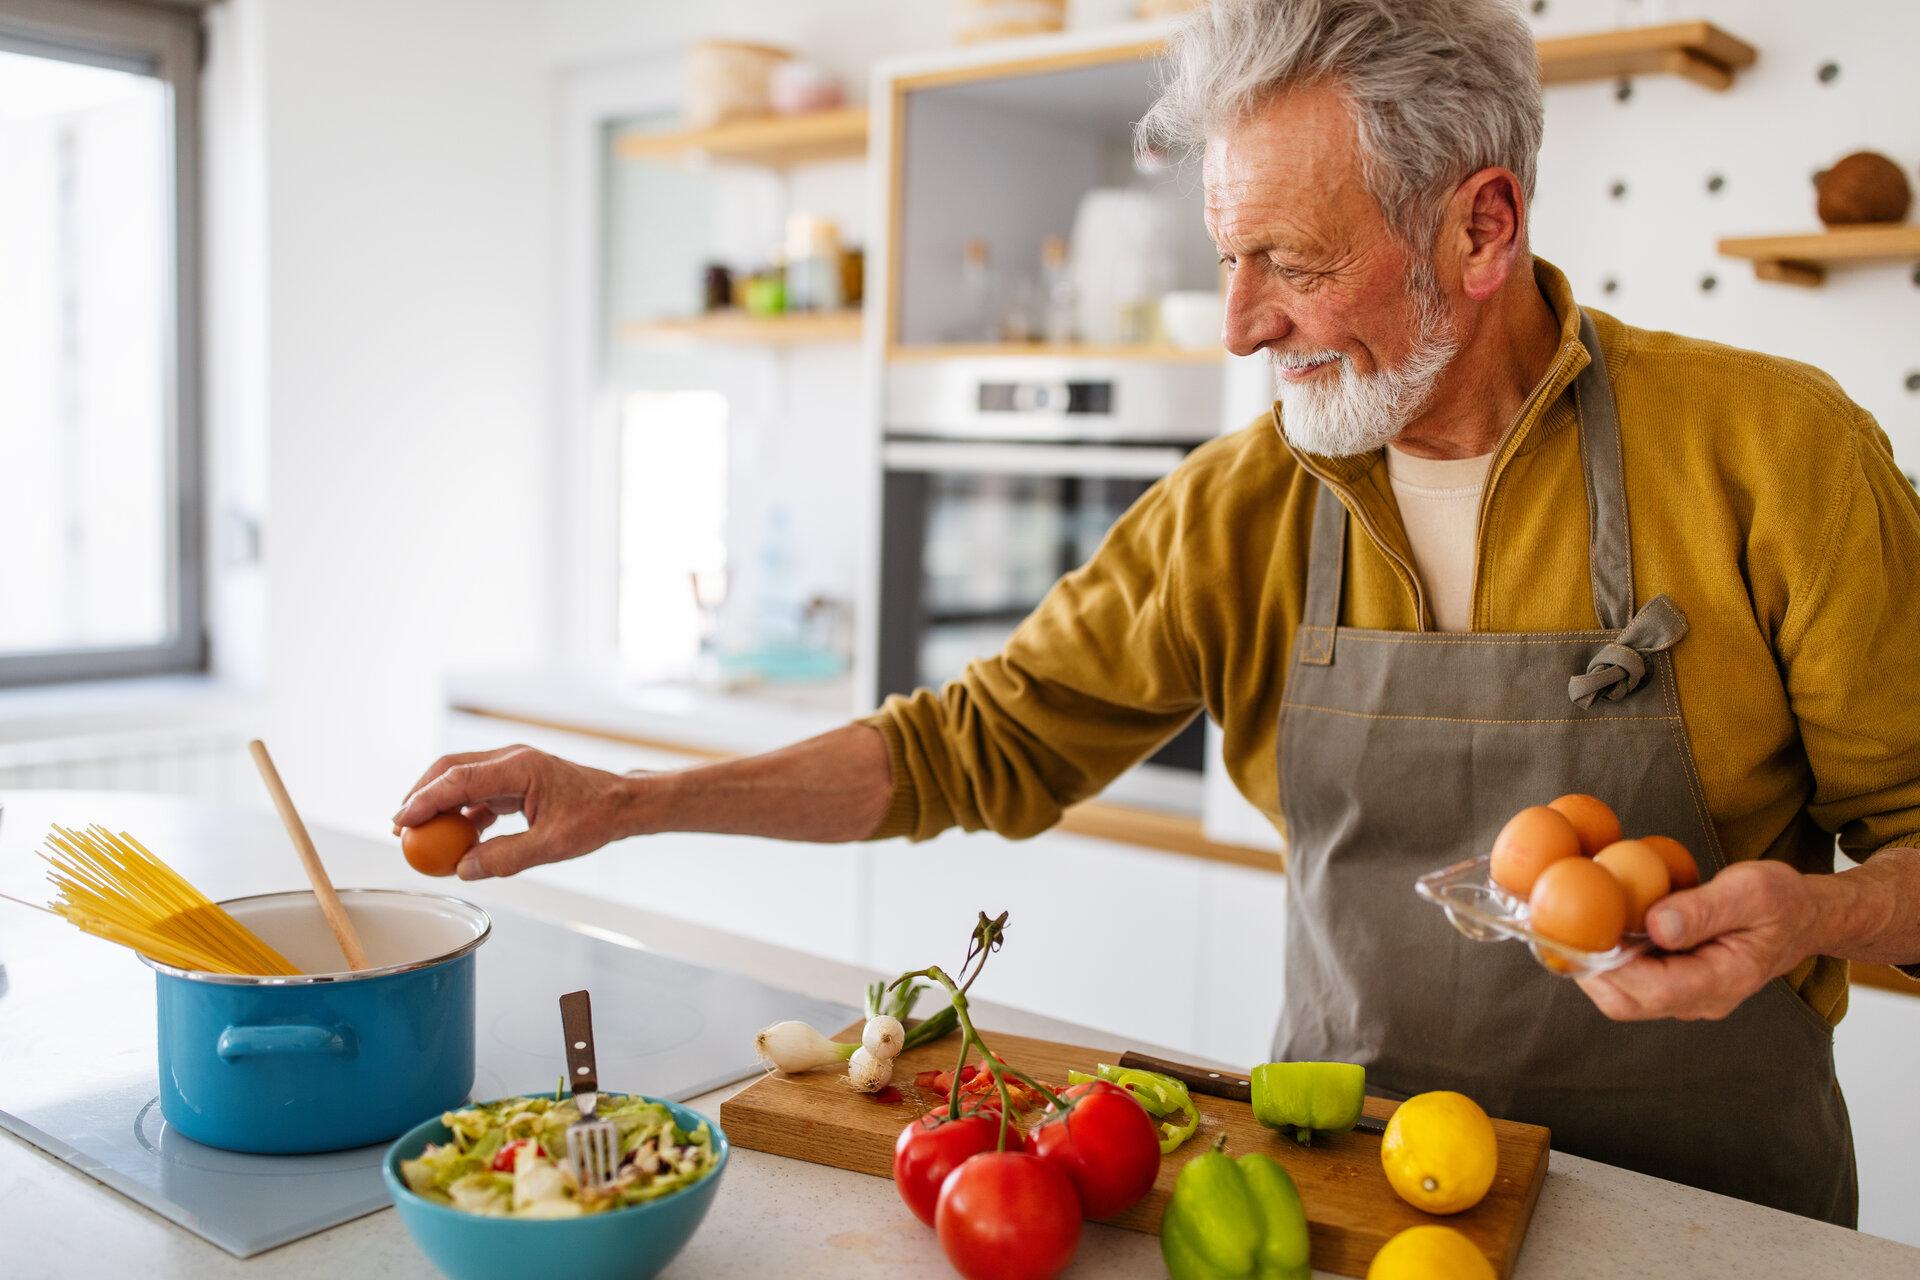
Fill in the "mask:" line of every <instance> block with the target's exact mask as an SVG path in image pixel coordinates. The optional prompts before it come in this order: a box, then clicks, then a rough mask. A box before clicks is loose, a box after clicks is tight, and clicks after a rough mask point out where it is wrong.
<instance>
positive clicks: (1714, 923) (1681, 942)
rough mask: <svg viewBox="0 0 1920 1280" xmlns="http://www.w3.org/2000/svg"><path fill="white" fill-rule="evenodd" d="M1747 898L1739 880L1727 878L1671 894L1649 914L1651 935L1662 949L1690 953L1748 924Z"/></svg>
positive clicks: (1722, 876)
mask: <svg viewBox="0 0 1920 1280" xmlns="http://www.w3.org/2000/svg"><path fill="white" fill-rule="evenodd" d="M1744 897H1745V895H1744V894H1743V893H1742V892H1741V887H1740V882H1739V880H1738V878H1737V877H1733V876H1726V875H1721V876H1716V877H1714V878H1713V879H1712V880H1709V881H1707V883H1705V884H1703V885H1701V886H1700V887H1699V888H1698V889H1682V890H1681V891H1680V892H1678V893H1670V894H1668V895H1667V896H1666V897H1664V898H1662V899H1660V901H1659V902H1658V903H1656V904H1654V908H1653V910H1651V911H1649V912H1648V913H1647V935H1648V936H1649V937H1651V938H1652V939H1653V940H1654V942H1655V944H1657V945H1658V946H1659V947H1660V948H1661V949H1662V950H1665V951H1687V950H1690V949H1691V948H1693V947H1697V946H1699V945H1700V944H1701V943H1703V942H1705V941H1707V940H1708V939H1709V938H1717V937H1719V936H1720V935H1721V934H1723V933H1726V932H1727V931H1728V930H1730V929H1733V928H1736V927H1738V926H1739V925H1742V924H1744V923H1746V913H1745V912H1744V911H1743V909H1742V908H1743V899H1744Z"/></svg>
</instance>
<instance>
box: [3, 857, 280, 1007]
mask: <svg viewBox="0 0 1920 1280" xmlns="http://www.w3.org/2000/svg"><path fill="white" fill-rule="evenodd" d="M47 844H48V845H49V846H50V847H51V848H52V849H53V852H52V853H50V854H49V853H43V854H41V855H40V856H41V857H43V858H45V859H46V860H47V862H48V864H49V865H51V866H52V868H53V870H52V871H50V872H48V873H47V878H48V879H49V880H51V881H52V882H53V884H54V887H55V888H57V889H58V890H59V891H60V896H59V897H58V898H56V899H55V900H54V902H53V904H52V910H53V912H54V913H55V914H56V915H60V916H64V917H65V918H66V919H67V920H69V921H71V922H72V923H73V924H75V925H78V926H79V927H80V928H82V929H84V930H86V931H87V932H88V933H91V934H93V935H94V936H95V937H99V938H105V939H107V940H108V941H109V942H117V943H119V944H120V945H121V946H123V947H132V948H133V949H134V950H135V951H138V952H140V953H141V954H142V955H145V956H148V957H151V958H152V959H154V960H158V961H159V962H160V963H162V964H167V965H172V966H173V967H174V968H176V969H192V970H196V971H199V972H203V973H229V974H242V975H252V976H288V975H292V974H297V973H299V972H300V970H298V969H296V968H295V967H294V966H293V964H292V963H291V962H289V961H288V960H287V958H286V957H285V956H283V955H281V954H280V953H279V952H278V951H275V950H274V949H273V948H272V947H270V946H268V945H267V944H266V943H264V942H262V941H261V940H260V938H259V936H258V935H256V934H255V933H254V932H253V931H252V930H250V929H248V928H247V927H246V926H245V925H243V924H241V923H240V922H239V921H238V920H236V919H234V918H233V917H232V916H231V915H229V914H227V912H226V911H225V910H224V909H223V908H221V907H220V906H219V905H218V904H217V903H215V902H213V901H212V900H211V899H209V898H208V897H207V896H206V895H205V894H203V893H201V892H200V891H199V890H198V889H196V888H194V887H193V886H192V885H191V884H189V883H188V882H187V881H186V880H185V878H183V877H182V876H181V875H180V873H179V872H177V871H175V870H174V869H173V868H172V867H169V866H168V865H167V864H166V863H164V862H162V861H160V859H158V858H156V857H154V856H153V854H152V853H150V852H149V851H148V850H147V848H146V846H144V845H142V844H141V843H140V842H139V841H138V840H135V839H134V838H133V837H132V836H130V835H128V834H127V833H125V832H121V833H120V834H119V835H117V836H116V835H114V834H113V833H112V832H110V831H108V830H107V829H106V828H104V827H102V826H100V825H99V824H97V823H96V824H94V825H93V826H91V827H89V828H88V829H87V830H86V831H69V830H68V829H67V828H65V827H62V826H58V825H56V826H55V827H54V829H53V834H52V835H49V836H48V837H47Z"/></svg>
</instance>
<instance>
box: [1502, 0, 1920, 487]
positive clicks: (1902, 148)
mask: <svg viewBox="0 0 1920 1280" xmlns="http://www.w3.org/2000/svg"><path fill="white" fill-rule="evenodd" d="M1639 11H1646V17H1645V18H1644V19H1641V20H1644V21H1668V20H1673V19H1679V18H1706V19H1710V20H1712V21H1714V22H1717V23H1719V24H1720V25H1721V26H1723V27H1725V28H1726V29H1727V30H1729V31H1731V32H1733V33H1734V34H1735V35H1738V36H1740V37H1741V38H1742V39H1744V40H1746V41H1748V42H1749V43H1750V44H1752V45H1754V46H1755V47H1756V48H1757V49H1758V50H1759V60H1758V62H1756V64H1755V65H1754V66H1753V67H1752V68H1751V69H1750V70H1747V71H1743V72H1741V73H1740V74H1739V76H1738V78H1737V79H1736V80H1735V82H1734V85H1733V87H1732V88H1731V89H1729V90H1728V91H1726V92H1724V93H1711V92H1708V91H1707V90H1705V89H1702V88H1701V87H1700V86H1699V85H1696V84H1693V83H1691V82H1690V81H1685V80H1681V79H1679V78H1677V77H1673V76H1643V77H1640V78H1638V79H1636V80H1635V81H1634V82H1633V91H1632V94H1631V95H1630V96H1629V97H1628V98H1627V99H1626V100H1625V101H1624V102H1623V101H1620V100H1618V99H1617V98H1616V96H1615V87H1614V86H1613V85H1612V84H1605V83H1602V84H1581V85H1565V86H1557V87H1554V88H1550V89H1548V90H1547V99H1546V100H1547V131H1546V142H1545V146H1544V147H1543V149H1542V151H1541V156H1540V180H1539V194H1538V197H1537V199H1536V202H1535V206H1534V222H1533V234H1534V248H1535V251H1536V252H1538V253H1540V254H1541V255H1542V256H1544V257H1546V258H1548V259H1550V260H1552V261H1553V262H1555V263H1556V264H1558V265H1559V266H1560V267H1561V268H1562V269H1563V270H1565V271H1566V273H1567V275H1568V277H1569V278H1570V279H1571V281H1572V282H1573V289H1574V294H1575V296H1576V297H1578V298H1580V299H1581V300H1582V301H1583V302H1585V303H1587V304H1589V305H1592V306H1595V307H1598V308H1600V309H1601V310H1603V311H1609V312H1612V313H1613V314H1615V315H1617V316H1619V317H1620V318H1621V319H1623V320H1626V321H1627V322H1628V323H1630V324H1636V325H1643V326H1646V327H1649V328H1655V329H1671V330H1674V331H1676V332H1680V333H1687V334H1692V335H1695V336H1698V337H1703V338H1711V339H1713V340H1715V341H1718V342H1726V343H1731V344H1733V345H1735V346H1741V347H1749V348H1753V349H1756V350H1760V351H1767V352H1772V353H1774V354H1777V355H1785V356H1790V357H1792V358H1793V359H1796V360H1804V361H1806V362H1807V363H1809V364H1814V365H1818V366H1819V367H1820V368H1822V369H1824V370H1826V371H1827V372H1828V373H1830V374H1832V375H1833V376H1834V378H1835V379H1837V380H1838V381H1839V383H1840V385H1841V387H1842V388H1844V389H1845V390H1846V392H1847V394H1848V395H1850V396H1851V397H1853V399H1855V400H1857V401H1858V402H1859V403H1860V404H1862V405H1863V406H1865V407H1866V408H1867V409H1868V410H1869V411H1871V412H1872V413H1873V414H1874V415H1875V416H1876V417H1877V418H1878V419H1879V420H1880V424H1881V426H1883V427H1885V428H1886V430H1887V434H1888V435H1889V436H1890V437H1891V438H1892V440H1893V444H1894V449H1895V452H1896V455H1897V456H1898V457H1899V459H1900V461H1901V463H1902V464H1903V465H1904V466H1905V467H1906V468H1907V469H1908V471H1910V472H1916V471H1920V392H1914V391H1909V390H1908V389H1907V388H1906V386H1905V380H1906V378H1907V376H1908V375H1909V373H1911V372H1914V371H1920V349H1916V347H1915V345H1914V341H1913V335H1914V333H1915V331H1916V328H1915V304H1916V303H1917V302H1920V290H1917V289H1916V287H1915V283H1916V282H1915V281H1914V279H1913V270H1914V264H1913V263H1911V262H1905V263H1902V262H1884V263H1876V264H1872V265H1869V266H1863V267H1859V268H1852V269H1845V270H1838V271H1834V272H1832V273H1830V274H1829V276H1828V279H1827V283H1826V285H1825V286H1824V287H1822V288H1819V289H1799V288H1793V287H1791V286H1787V285H1779V284H1764V283H1762V282H1760V281H1758V280H1755V279H1754V277H1753V270H1752V267H1751V266H1750V264H1748V263H1746V262H1743V261H1739V260H1737V259H1732V258H1722V257H1720V256H1718V254H1717V253H1716V252H1715V242H1716V241H1717V240H1719V239H1720V237H1722V236H1729V235H1736V236H1737V235H1760V234H1766V233H1769V232H1788V231H1814V230H1818V229H1819V222H1818V220H1817V219H1816V218H1815V216H1814V190H1813V183H1812V175H1813V173H1814V172H1816V171H1817V170H1819V169H1822V168H1824V167H1826V166H1827V165H1830V164H1832V163H1833V162H1834V161H1835V160H1837V159H1839V158H1840V157H1841V156H1842V155H1845V154H1846V153H1848V152H1851V151H1858V150H1864V149H1872V150H1878V151H1883V152H1885V153H1886V154H1888V155H1890V156H1892V157H1893V158H1894V159H1895V160H1896V161H1898V162H1899V164H1900V166H1901V167H1902V168H1903V169H1905V170H1906V173H1907V178H1908V181H1909V182H1911V183H1913V184H1914V185H1915V186H1916V187H1920V174H1917V173H1916V166H1920V96H1916V93H1915V89H1914V82H1913V59H1912V53H1913V50H1914V48H1915V47H1916V46H1920V5H1915V4H1913V3H1912V2H1911V0H1849V2H1848V3H1844V4H1832V5H1824V6H1820V7H1819V8H1818V9H1815V8H1812V7H1809V6H1808V5H1806V4H1804V3H1801V2H1800V0H1686V2H1685V3H1681V0H1549V3H1548V5H1547V10H1546V12H1545V14H1543V15H1541V16H1540V17H1538V18H1536V19H1535V26H1536V28H1537V29H1538V30H1540V32H1541V33H1542V34H1564V33H1568V32H1574V31H1586V30H1592V29H1594V28H1598V27H1606V26H1610V25H1613V23H1614V22H1615V21H1616V18H1618V19H1619V20H1627V19H1628V18H1630V17H1631V16H1632V15H1633V14H1634V13H1637V12H1639ZM1827 62H1832V63H1834V64H1836V65H1837V67H1838V68H1839V74H1838V75H1837V76H1835V77H1834V78H1833V79H1832V80H1831V81H1823V80H1821V79H1820V77H1819V75H1818V72H1819V69H1820V68H1821V66H1822V65H1823V64H1825V63H1827ZM1714 175H1719V176H1720V177H1721V178H1722V179H1723V181H1722V184H1721V186H1720V189H1719V190H1718V191H1717V192H1715V191H1710V190H1709V189H1708V179H1709V178H1710V177H1712V176H1714ZM1616 182H1619V183H1624V184H1625V191H1624V193H1623V194H1622V195H1621V196H1619V197H1617V198H1616V197H1615V196H1614V195H1613V194H1612V191H1613V186H1614V184H1615V183H1616ZM1708 277H1711V278H1712V280H1713V286H1712V288H1711V289H1703V288H1702V287H1701V282H1702V281H1703V280H1704V279H1706V278H1708ZM1610 279H1611V280H1612V281H1613V282H1614V284H1615V289H1614V292H1613V293H1611V294H1609V293H1607V292H1606V290H1605V286H1606V282H1607V281H1608V280H1610Z"/></svg>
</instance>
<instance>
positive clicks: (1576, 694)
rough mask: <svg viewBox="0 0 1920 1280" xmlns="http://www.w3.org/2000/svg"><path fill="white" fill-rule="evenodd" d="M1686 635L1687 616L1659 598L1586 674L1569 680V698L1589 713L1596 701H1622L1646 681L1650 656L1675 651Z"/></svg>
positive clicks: (1623, 630)
mask: <svg viewBox="0 0 1920 1280" xmlns="http://www.w3.org/2000/svg"><path fill="white" fill-rule="evenodd" d="M1686 634H1687V617H1686V615H1685V614H1683V613H1681V612H1680V609H1679V606H1677V605H1675V604H1674V603H1673V601H1672V600H1671V599H1669V598H1668V597H1666V596H1664V595H1660V596H1655V597H1654V598H1653V599H1652V600H1650V601H1648V602H1647V605H1646V607H1645V608H1643V609H1641V610H1640V612H1639V613H1636V614H1634V615H1633V619H1632V620H1631V621H1630V622H1628V623H1627V625H1626V626H1625V627H1623V628H1621V630H1620V634H1619V635H1618V636H1616V637H1615V638H1614V639H1613V640H1612V641H1611V642H1609V643H1608V644H1606V645H1605V646H1603V647H1602V648H1601V650H1600V652H1598V653H1596V654H1594V655H1593V660H1592V661H1591V662H1589V663H1587V670H1586V674H1584V675H1577V676H1574V677H1573V678H1572V679H1570V680H1568V681H1567V697H1569V698H1571V699H1572V700H1573V703H1574V705H1575V706H1578V707H1581V708H1583V709H1585V710H1592V708H1593V700H1594V699H1595V698H1599V697H1605V698H1606V700H1607V701H1608V702H1618V701H1620V699H1622V698H1624V697H1626V696H1627V695H1628V694H1630V693H1632V692H1633V691H1634V690H1635V689H1638V688H1639V687H1640V686H1641V684H1642V683H1644V682H1645V680H1646V678H1647V657H1648V655H1649V654H1654V653H1659V652H1660V651H1662V650H1664V649H1671V648H1672V647H1673V646H1674V645H1676V644H1678V643H1679V642H1680V639H1681V637H1683V636H1685V635H1686Z"/></svg>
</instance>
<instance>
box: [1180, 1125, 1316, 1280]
mask: <svg viewBox="0 0 1920 1280" xmlns="http://www.w3.org/2000/svg"><path fill="white" fill-rule="evenodd" d="M1224 1145H1225V1139H1224V1138H1222V1139H1221V1141H1220V1142H1218V1143H1215V1144H1214V1149H1213V1150H1211V1151H1209V1152H1206V1153H1205V1154H1203V1155H1199V1156H1195V1157H1194V1158H1193V1159H1192V1160H1190V1161H1188V1162H1187V1167H1186V1168H1184V1169H1182V1170H1181V1171H1180V1176H1179V1177H1178V1178H1177V1179H1175V1180H1174V1184H1173V1196H1172V1198H1171V1199H1169V1200H1168V1201H1167V1209H1166V1212H1165V1213H1164V1214H1163V1215H1162V1216H1161V1218H1160V1256H1161V1257H1162V1258H1163V1259H1165V1260H1166V1264H1167V1272H1168V1274H1169V1275H1171V1276H1172V1277H1173V1280H1308V1277H1309V1276H1311V1275H1312V1274H1313V1267H1312V1264H1311V1263H1310V1262H1309V1261H1308V1256H1307V1255H1308V1245H1307V1211H1306V1209H1305V1208H1304V1207H1303V1206H1302V1205H1301V1203H1300V1193H1299V1191H1298V1190H1296V1189H1295V1187H1294V1185H1293V1179H1292V1178H1290V1177H1288V1176H1287V1171H1286V1170H1285V1169H1284V1168H1282V1167H1281V1166H1280V1164H1279V1163H1278V1162H1277V1161H1275V1160H1274V1159H1273V1157H1271V1156H1266V1155H1262V1154H1260V1153H1259V1152H1254V1153H1252V1154H1250V1155H1244V1156H1241V1157H1240V1158H1239V1159H1238V1160H1236V1159H1234V1158H1233V1157H1231V1156H1228V1155H1227V1154H1226V1153H1225V1152H1223V1151H1222V1150H1221V1147H1222V1146H1224Z"/></svg>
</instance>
